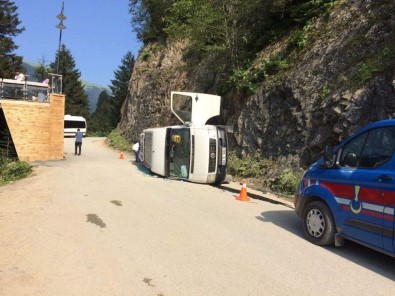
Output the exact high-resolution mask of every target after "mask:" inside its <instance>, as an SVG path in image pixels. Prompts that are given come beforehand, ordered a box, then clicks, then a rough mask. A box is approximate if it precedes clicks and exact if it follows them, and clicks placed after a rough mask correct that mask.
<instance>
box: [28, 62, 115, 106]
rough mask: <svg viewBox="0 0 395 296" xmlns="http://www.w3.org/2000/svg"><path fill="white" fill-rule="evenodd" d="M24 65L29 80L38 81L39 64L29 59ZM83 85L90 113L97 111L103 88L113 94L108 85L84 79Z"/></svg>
mask: <svg viewBox="0 0 395 296" xmlns="http://www.w3.org/2000/svg"><path fill="white" fill-rule="evenodd" d="M22 66H23V67H25V69H26V73H25V74H26V75H28V77H29V80H31V81H37V79H35V78H34V69H35V67H37V66H38V64H37V63H32V62H29V61H23V63H22ZM82 85H83V87H84V90H85V93H86V95H87V96H88V101H89V111H90V113H93V112H95V110H96V104H97V101H98V99H99V95H100V93H101V92H102V91H103V90H105V91H106V92H107V94H108V95H111V94H112V93H111V90H110V89H109V88H108V87H106V86H102V85H98V84H95V83H92V82H88V81H84V80H82Z"/></svg>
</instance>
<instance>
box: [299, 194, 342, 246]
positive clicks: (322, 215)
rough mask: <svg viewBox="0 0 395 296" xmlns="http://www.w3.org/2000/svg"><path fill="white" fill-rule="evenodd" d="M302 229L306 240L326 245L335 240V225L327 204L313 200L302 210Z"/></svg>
mask: <svg viewBox="0 0 395 296" xmlns="http://www.w3.org/2000/svg"><path fill="white" fill-rule="evenodd" d="M303 231H304V234H305V236H306V238H307V240H308V241H310V242H312V243H313V244H316V245H320V246H326V245H331V244H333V243H334V241H335V233H336V227H335V222H334V221H333V217H332V213H331V211H330V210H329V208H328V206H327V205H326V204H325V203H323V202H321V201H314V202H312V203H310V204H308V205H307V206H306V209H305V210H304V212H303Z"/></svg>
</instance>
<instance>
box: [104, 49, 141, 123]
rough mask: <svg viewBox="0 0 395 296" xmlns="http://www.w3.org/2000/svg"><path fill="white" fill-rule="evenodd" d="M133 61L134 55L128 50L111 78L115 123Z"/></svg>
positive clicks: (126, 92)
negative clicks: (113, 77)
mask: <svg viewBox="0 0 395 296" xmlns="http://www.w3.org/2000/svg"><path fill="white" fill-rule="evenodd" d="M134 63H135V59H134V56H133V54H132V53H131V52H130V51H128V52H127V53H126V55H125V56H124V57H123V59H122V61H121V65H120V66H119V68H118V70H116V71H114V76H115V79H113V80H111V85H110V89H111V91H112V93H113V102H114V112H115V117H114V118H115V122H116V123H118V122H119V121H120V120H121V107H122V104H123V102H124V101H125V99H126V97H127V95H128V90H129V80H130V76H131V75H132V72H133V68H134Z"/></svg>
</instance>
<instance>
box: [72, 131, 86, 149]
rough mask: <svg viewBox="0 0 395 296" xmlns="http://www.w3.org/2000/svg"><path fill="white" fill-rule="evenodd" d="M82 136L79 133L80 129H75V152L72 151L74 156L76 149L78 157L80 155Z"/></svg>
mask: <svg viewBox="0 0 395 296" xmlns="http://www.w3.org/2000/svg"><path fill="white" fill-rule="evenodd" d="M83 136H84V134H83V133H82V132H81V131H80V129H77V132H76V133H75V150H74V155H77V148H78V155H81V146H82V137H83Z"/></svg>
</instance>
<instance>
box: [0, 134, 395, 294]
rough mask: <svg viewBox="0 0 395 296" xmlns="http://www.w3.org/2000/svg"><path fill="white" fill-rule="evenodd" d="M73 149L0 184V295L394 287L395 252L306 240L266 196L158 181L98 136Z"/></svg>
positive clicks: (381, 290)
mask: <svg viewBox="0 0 395 296" xmlns="http://www.w3.org/2000/svg"><path fill="white" fill-rule="evenodd" d="M73 150H74V146H73V139H66V141H65V160H62V161H51V162H41V163H37V164H35V170H34V173H33V175H32V176H31V177H29V178H27V179H25V180H21V181H18V182H15V183H13V184H9V185H6V186H4V187H1V188H0V295H10V296H15V295H29V296H31V295H40V296H42V295H54V296H61V295H65V296H66V295H67V296H69V295H79V296H81V295H125V296H126V295H156V296H160V295H161V296H171V295H188V296H190V295H293V296H295V295H304V296H305V295H359V296H361V295H394V293H395V281H394V280H395V259H393V258H391V257H388V256H386V255H383V254H381V253H378V252H375V251H372V250H370V249H367V248H364V247H362V246H359V245H356V244H353V243H351V242H347V243H346V245H345V247H343V248H335V247H330V248H322V247H318V246H315V245H312V244H310V243H308V242H307V241H306V240H305V239H304V237H303V232H302V227H301V222H300V221H299V219H298V217H297V216H296V214H295V213H294V211H293V208H292V207H291V206H290V205H289V204H288V203H287V202H282V201H281V200H280V199H277V198H276V197H273V196H271V195H270V194H269V193H262V192H255V191H253V190H250V189H248V193H249V195H251V196H253V197H258V198H259V199H255V198H253V199H252V200H251V201H250V202H240V201H236V200H235V196H236V195H237V191H238V188H241V187H240V185H239V184H235V183H231V184H229V185H227V186H224V187H221V188H218V187H213V186H208V185H200V184H192V183H188V182H181V181H170V180H167V179H164V178H160V177H156V176H152V175H150V174H149V172H148V171H147V170H146V169H144V168H143V167H141V166H139V165H136V164H135V163H133V161H132V159H133V157H132V156H131V155H128V154H125V159H123V160H120V159H119V152H117V151H114V150H111V149H109V148H107V147H106V146H105V145H104V144H103V139H100V138H85V139H84V143H83V146H82V155H81V156H74V152H73ZM232 189H233V190H232Z"/></svg>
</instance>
